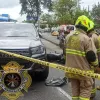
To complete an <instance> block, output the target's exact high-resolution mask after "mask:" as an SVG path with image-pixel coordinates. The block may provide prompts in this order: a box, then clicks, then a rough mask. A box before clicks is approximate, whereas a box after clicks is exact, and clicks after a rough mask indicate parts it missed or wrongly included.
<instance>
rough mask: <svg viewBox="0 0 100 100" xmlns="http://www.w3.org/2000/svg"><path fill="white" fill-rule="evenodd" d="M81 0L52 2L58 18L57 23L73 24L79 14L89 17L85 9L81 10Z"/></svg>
mask: <svg viewBox="0 0 100 100" xmlns="http://www.w3.org/2000/svg"><path fill="white" fill-rule="evenodd" d="M80 1H81V0H58V1H55V3H54V7H53V9H54V12H55V15H56V16H57V19H58V24H74V23H75V21H76V19H77V18H78V17H79V16H81V15H86V16H87V17H89V18H90V15H89V12H88V11H87V10H86V9H83V10H81V5H80Z"/></svg>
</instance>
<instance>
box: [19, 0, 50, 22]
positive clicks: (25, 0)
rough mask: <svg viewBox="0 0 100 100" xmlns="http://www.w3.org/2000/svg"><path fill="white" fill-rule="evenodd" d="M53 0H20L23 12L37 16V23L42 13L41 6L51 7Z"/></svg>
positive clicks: (33, 16)
mask: <svg viewBox="0 0 100 100" xmlns="http://www.w3.org/2000/svg"><path fill="white" fill-rule="evenodd" d="M51 3H52V2H51V0H20V4H21V6H22V9H21V14H27V15H28V16H29V17H32V18H33V19H34V18H37V19H35V23H36V22H37V20H38V17H39V15H40V14H41V6H44V7H46V8H48V9H49V8H50V6H51Z"/></svg>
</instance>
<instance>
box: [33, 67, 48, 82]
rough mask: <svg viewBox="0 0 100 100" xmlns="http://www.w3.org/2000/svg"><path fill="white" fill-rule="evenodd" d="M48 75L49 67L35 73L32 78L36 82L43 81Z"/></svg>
mask: <svg viewBox="0 0 100 100" xmlns="http://www.w3.org/2000/svg"><path fill="white" fill-rule="evenodd" d="M48 75H49V67H46V68H45V70H43V71H41V72H35V73H34V76H33V78H34V79H35V80H36V81H45V80H46V79H47V77H48Z"/></svg>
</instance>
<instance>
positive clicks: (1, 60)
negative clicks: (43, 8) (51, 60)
mask: <svg viewBox="0 0 100 100" xmlns="http://www.w3.org/2000/svg"><path fill="white" fill-rule="evenodd" d="M0 49H1V50H6V51H9V52H13V53H17V54H20V55H24V56H28V57H32V58H36V59H41V60H46V50H45V47H44V45H43V44H42V42H41V40H40V38H39V35H38V33H37V31H36V29H35V27H34V25H33V24H28V23H0ZM9 61H17V62H18V63H19V64H21V65H24V68H26V69H27V68H32V69H31V70H30V71H29V73H30V74H31V76H32V77H34V78H35V79H36V80H45V79H46V78H47V77H48V73H49V68H48V67H45V66H42V65H39V64H35V63H32V62H30V61H26V60H22V59H19V58H16V57H12V56H9V55H5V54H1V53H0V65H1V66H2V65H5V64H7V63H8V62H9Z"/></svg>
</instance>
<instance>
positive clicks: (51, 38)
mask: <svg viewBox="0 0 100 100" xmlns="http://www.w3.org/2000/svg"><path fill="white" fill-rule="evenodd" d="M42 38H43V39H45V40H47V41H49V42H51V43H53V44H55V45H57V46H59V40H58V39H57V36H52V35H51V33H47V32H46V33H42Z"/></svg>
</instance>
